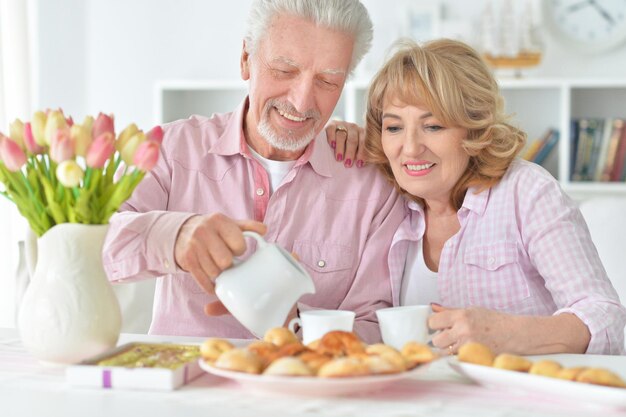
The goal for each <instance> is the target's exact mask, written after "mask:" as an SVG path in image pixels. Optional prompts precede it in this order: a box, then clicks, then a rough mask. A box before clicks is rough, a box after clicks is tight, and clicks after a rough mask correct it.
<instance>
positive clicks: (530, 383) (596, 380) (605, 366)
mask: <svg viewBox="0 0 626 417" xmlns="http://www.w3.org/2000/svg"><path fill="white" fill-rule="evenodd" d="M449 363H450V366H451V367H452V368H453V369H455V370H456V371H457V372H459V373H461V374H464V375H466V376H467V377H469V378H470V379H472V380H474V381H475V382H477V383H479V384H481V385H485V386H492V387H496V388H498V389H503V388H504V389H507V388H509V389H515V390H518V391H519V390H523V391H527V392H532V393H541V394H548V395H550V396H551V397H552V396H557V397H563V398H569V399H575V400H577V401H583V402H593V403H598V404H603V405H607V406H616V407H626V357H625V356H609V355H579V354H554V355H535V356H518V355H513V354H509V353H501V354H499V355H495V354H494V353H493V352H492V351H491V349H489V347H487V346H485V345H483V344H481V343H475V342H470V343H466V344H464V345H463V346H461V347H460V348H459V352H458V355H457V357H456V358H452V359H451V360H450V362H449Z"/></svg>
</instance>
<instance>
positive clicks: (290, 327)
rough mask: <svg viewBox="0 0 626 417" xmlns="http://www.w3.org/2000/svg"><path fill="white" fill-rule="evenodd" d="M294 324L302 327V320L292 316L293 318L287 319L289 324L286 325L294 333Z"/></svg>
mask: <svg viewBox="0 0 626 417" xmlns="http://www.w3.org/2000/svg"><path fill="white" fill-rule="evenodd" d="M296 324H297V325H298V326H300V327H302V320H300V318H299V317H294V318H293V319H291V320H290V321H289V324H288V325H287V328H288V329H289V330H291V331H292V332H294V333H295V332H296V331H295V330H294V329H295V327H296Z"/></svg>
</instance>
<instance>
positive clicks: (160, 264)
mask: <svg viewBox="0 0 626 417" xmlns="http://www.w3.org/2000/svg"><path fill="white" fill-rule="evenodd" d="M371 37H372V25H371V21H370V19H369V16H368V14H367V11H366V10H365V8H364V7H363V5H362V4H361V3H360V2H359V1H358V0H318V1H315V2H310V1H306V2H305V1H299V0H255V1H254V2H253V5H252V10H251V13H250V17H249V21H248V31H247V34H246V37H245V39H244V43H243V50H242V54H241V76H242V78H243V79H244V80H247V81H249V91H248V97H247V98H246V99H245V100H244V102H243V103H242V104H241V105H240V106H239V108H238V109H236V110H235V111H234V112H232V113H226V114H219V115H216V116H214V117H212V118H205V117H200V116H193V117H191V118H190V119H187V120H180V121H176V122H173V123H170V124H168V125H166V126H164V131H165V137H164V141H163V149H162V150H163V154H162V158H161V159H160V161H159V163H158V165H157V167H156V168H155V170H154V171H153V173H152V175H151V176H149V177H147V178H146V179H145V180H144V181H143V182H142V183H141V184H140V185H139V187H138V188H137V190H136V191H135V193H134V194H133V196H132V198H131V199H130V200H129V201H128V202H127V203H126V204H125V205H124V206H123V208H122V210H121V212H120V213H118V214H116V215H115V216H114V218H113V219H112V220H111V227H110V231H109V234H108V237H107V241H106V243H105V252H104V261H105V267H106V270H107V272H108V275H109V277H110V279H111V281H114V282H115V281H122V280H124V281H130V280H138V279H145V278H157V279H158V281H157V287H156V293H155V304H154V308H153V319H152V325H151V328H150V333H155V334H178V335H197V336H221V337H232V338H247V337H251V334H250V333H249V332H248V331H247V330H246V329H245V328H243V326H241V324H239V323H238V322H237V321H236V320H235V319H234V318H233V317H232V316H230V315H228V314H222V315H219V314H221V313H223V312H222V311H221V309H223V307H220V306H221V305H219V304H218V303H216V298H215V296H214V294H213V280H214V279H215V278H216V277H217V276H218V275H219V273H220V272H221V271H222V270H224V269H225V268H227V267H229V266H230V265H231V264H232V260H233V256H239V255H242V256H243V257H244V258H245V257H246V256H247V255H249V250H248V248H246V243H245V240H244V238H243V235H242V231H244V230H252V231H257V232H260V233H265V232H266V234H265V238H266V239H267V240H268V241H270V242H276V243H278V244H279V245H281V246H282V247H284V248H286V249H287V250H290V251H293V252H295V253H297V254H298V256H299V258H300V261H301V262H302V264H303V265H304V266H305V267H306V268H307V270H308V272H309V273H310V275H311V276H312V278H313V280H314V282H315V286H316V289H317V292H316V294H314V295H307V296H304V297H302V298H301V300H300V302H299V303H298V307H299V309H301V310H302V309H315V308H326V309H346V310H352V311H355V312H356V321H355V331H356V332H357V333H359V334H360V336H361V337H363V338H364V339H365V340H367V341H370V342H373V341H377V340H379V338H380V334H379V331H378V326H377V323H376V318H375V314H374V311H375V310H376V309H379V308H382V307H387V306H389V305H391V300H392V294H391V287H390V283H389V276H388V274H389V272H388V268H387V254H388V251H389V246H390V244H391V238H392V236H393V234H394V232H395V230H396V228H397V226H398V224H399V223H400V222H401V221H402V218H403V216H404V212H403V205H402V201H401V199H400V198H399V195H398V193H396V192H395V191H394V190H393V188H392V187H391V186H390V185H389V184H387V183H386V182H385V180H384V179H383V178H382V177H381V176H379V175H378V174H377V173H376V171H375V169H374V168H370V167H367V166H366V167H364V168H362V169H359V170H357V171H354V170H346V169H344V168H343V166H341V165H340V164H336V163H335V161H334V159H333V154H332V151H331V150H330V148H329V145H328V144H327V142H326V135H325V133H324V132H323V127H324V125H325V124H326V122H327V121H328V119H329V118H330V116H331V114H332V111H333V109H334V108H335V106H336V104H337V101H338V100H339V97H340V95H341V91H342V89H343V86H344V84H345V82H346V78H347V77H348V75H349V73H350V72H351V71H352V70H353V69H354V67H355V66H356V64H357V63H358V62H359V60H360V59H361V58H362V57H363V55H364V54H365V53H366V52H367V50H368V48H369V45H370V42H371ZM359 165H361V164H359ZM235 219H242V220H235ZM243 219H248V220H243ZM254 278H255V277H250V279H254Z"/></svg>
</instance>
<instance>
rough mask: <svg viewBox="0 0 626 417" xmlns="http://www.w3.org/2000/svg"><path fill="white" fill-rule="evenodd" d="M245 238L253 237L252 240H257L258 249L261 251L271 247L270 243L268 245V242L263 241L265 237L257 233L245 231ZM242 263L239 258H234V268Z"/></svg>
mask: <svg viewBox="0 0 626 417" xmlns="http://www.w3.org/2000/svg"><path fill="white" fill-rule="evenodd" d="M243 237H251V238H252V239H254V240H256V242H257V249H261V248H264V247H266V246H268V245H269V243H267V241H266V240H265V239H263V236H261V235H260V234H258V233H257V232H250V231H245V232H243ZM241 262H242V261H241V260H240V259H239V258H233V266H237V265H239V264H240V263H241Z"/></svg>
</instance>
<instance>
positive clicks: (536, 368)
mask: <svg viewBox="0 0 626 417" xmlns="http://www.w3.org/2000/svg"><path fill="white" fill-rule="evenodd" d="M561 369H562V367H561V365H560V364H559V363H558V362H555V361H550V360H547V359H546V360H542V361H539V362H535V363H533V365H532V366H531V367H530V370H529V371H528V373H529V374H533V375H542V376H548V377H550V378H556V377H557V375H558V374H559V372H560V371H561Z"/></svg>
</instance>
